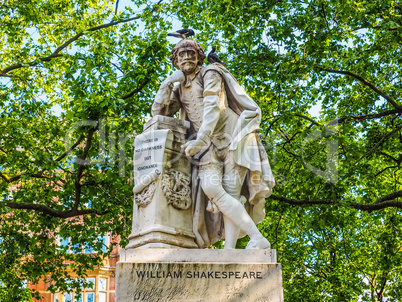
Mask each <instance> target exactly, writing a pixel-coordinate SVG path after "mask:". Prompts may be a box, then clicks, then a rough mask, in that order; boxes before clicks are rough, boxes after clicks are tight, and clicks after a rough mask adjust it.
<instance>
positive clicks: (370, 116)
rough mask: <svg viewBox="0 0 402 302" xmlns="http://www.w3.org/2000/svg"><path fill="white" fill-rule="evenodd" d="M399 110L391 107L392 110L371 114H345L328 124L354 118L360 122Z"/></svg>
mask: <svg viewBox="0 0 402 302" xmlns="http://www.w3.org/2000/svg"><path fill="white" fill-rule="evenodd" d="M399 112H400V111H399V110H397V109H393V110H386V111H382V112H379V113H373V114H367V115H355V116H346V117H341V118H339V119H336V120H333V121H331V122H329V123H328V125H333V124H337V123H344V122H347V121H349V120H354V121H357V122H361V121H364V120H369V119H375V118H380V117H383V116H387V115H391V114H396V113H399Z"/></svg>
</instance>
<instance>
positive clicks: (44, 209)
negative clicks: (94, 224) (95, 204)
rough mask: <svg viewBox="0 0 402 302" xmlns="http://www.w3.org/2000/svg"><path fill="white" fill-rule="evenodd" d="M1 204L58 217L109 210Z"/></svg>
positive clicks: (30, 204) (101, 213)
mask: <svg viewBox="0 0 402 302" xmlns="http://www.w3.org/2000/svg"><path fill="white" fill-rule="evenodd" d="M3 204H4V205H5V206H7V207H9V208H12V209H19V210H33V211H35V212H39V213H43V214H47V215H50V216H52V217H59V218H70V217H75V216H81V215H88V214H96V215H105V214H107V213H109V212H110V211H104V212H97V211H96V210H92V209H87V210H69V211H57V210H55V209H52V208H50V207H48V206H45V205H42V204H36V203H19V202H4V203H3Z"/></svg>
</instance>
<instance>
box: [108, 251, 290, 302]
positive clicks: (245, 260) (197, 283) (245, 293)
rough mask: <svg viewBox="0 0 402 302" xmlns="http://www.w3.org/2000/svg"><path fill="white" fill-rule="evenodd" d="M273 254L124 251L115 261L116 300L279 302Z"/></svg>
mask: <svg viewBox="0 0 402 302" xmlns="http://www.w3.org/2000/svg"><path fill="white" fill-rule="evenodd" d="M130 253H131V254H130ZM275 256H276V255H275V252H274V251H273V250H198V249H193V250H184V249H170V250H168V249H135V250H130V251H129V253H127V250H126V253H125V254H124V253H123V254H122V257H123V258H124V259H125V260H126V262H124V261H123V262H119V263H118V264H117V288H116V301H118V302H133V301H153V302H155V301H164V302H165V301H166V302H169V301H172V302H173V301H175V302H177V301H189V302H192V301H197V302H201V301H208V302H210V301H212V302H214V301H250V302H251V301H253V302H256V301H265V302H283V290H282V271H281V265H280V264H278V263H272V262H273V260H276V259H274V258H276V257H275ZM194 260H197V262H193V261H194ZM236 262H237V263H236Z"/></svg>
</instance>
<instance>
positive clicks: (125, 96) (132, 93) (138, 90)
mask: <svg viewBox="0 0 402 302" xmlns="http://www.w3.org/2000/svg"><path fill="white" fill-rule="evenodd" d="M149 82H150V80H146V81H144V83H142V84H141V85H140V86H139V87H137V88H136V89H134V90H133V91H131V92H130V93H128V94H126V95H124V96H122V97H121V99H123V100H126V99H128V98H130V97H132V96H133V95H134V94H136V93H138V92H140V91H141V90H142V89H144V87H145V86H146V85H147V84H148V83H149Z"/></svg>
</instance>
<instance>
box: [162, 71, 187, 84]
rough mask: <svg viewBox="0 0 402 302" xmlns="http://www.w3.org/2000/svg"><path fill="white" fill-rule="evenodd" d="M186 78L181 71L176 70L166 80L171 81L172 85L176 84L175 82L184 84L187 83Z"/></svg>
mask: <svg viewBox="0 0 402 302" xmlns="http://www.w3.org/2000/svg"><path fill="white" fill-rule="evenodd" d="M185 79H186V77H185V75H184V73H183V71H181V70H179V69H178V70H176V71H175V72H173V73H172V74H171V75H170V76H169V77H168V78H167V79H166V80H167V81H169V82H170V83H175V82H180V83H183V82H184V81H185Z"/></svg>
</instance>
